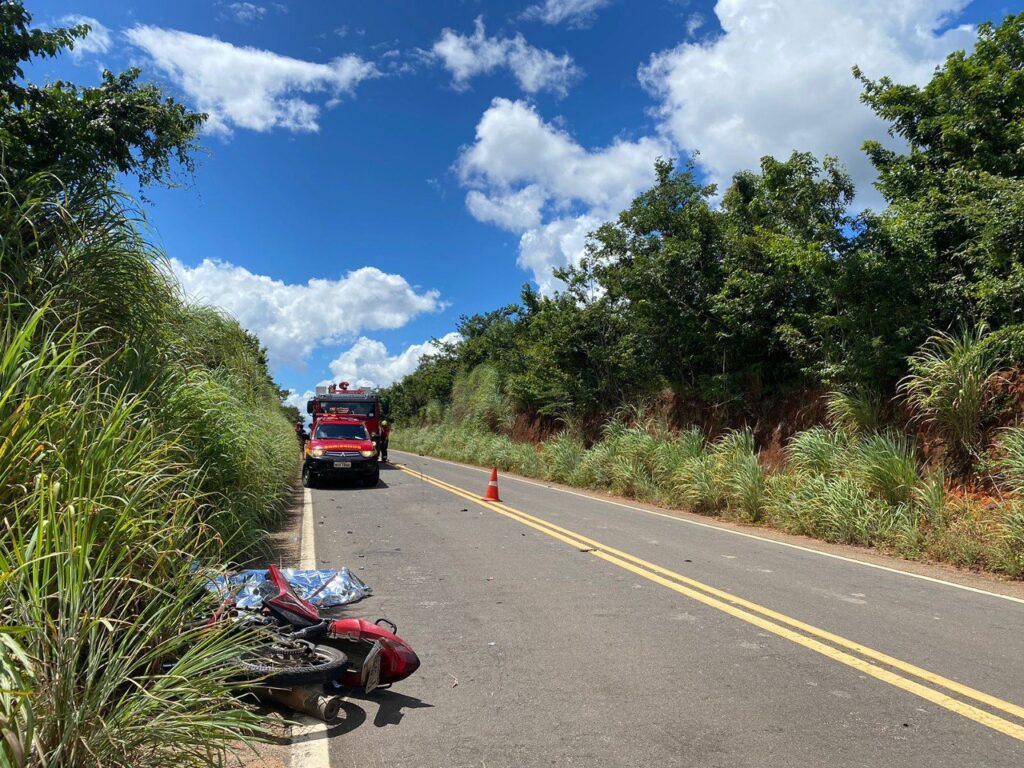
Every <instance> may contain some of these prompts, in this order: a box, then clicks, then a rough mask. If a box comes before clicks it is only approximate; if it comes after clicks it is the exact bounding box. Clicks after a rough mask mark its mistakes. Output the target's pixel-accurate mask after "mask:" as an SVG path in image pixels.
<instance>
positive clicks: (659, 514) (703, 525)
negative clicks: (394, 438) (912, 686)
mask: <svg viewBox="0 0 1024 768" xmlns="http://www.w3.org/2000/svg"><path fill="white" fill-rule="evenodd" d="M392 450H393V451H394V452H395V453H403V454H405V455H407V456H415V457H417V458H421V459H429V460H431V461H439V462H441V463H443V464H451V465H452V466H453V467H463V468H464V469H472V470H476V471H477V472H490V470H489V469H484V468H483V467H476V466H473V465H472V464H462V463H460V462H457V461H449V460H448V459H438V458H435V457H433V456H420V455H419V454H417V453H409V452H408V451H400V450H398V449H397V448H393V449H392ZM506 477H507V478H508V479H509V480H515V481H516V482H519V483H526V484H527V485H535V486H537V487H538V488H547V489H548V490H550V491H558V492H559V493H568V494H571V495H572V496H579V497H580V498H584V499H590V500H591V501H602V502H604V503H605V504H611V505H613V506H616V507H622V508H623V509H629V510H632V511H634V512H643V513H645V514H648V515H655V516H657V517H664V518H666V519H667V520H674V521H675V522H678V523H685V524H687V525H696V526H698V527H700V528H709V529H711V530H713V531H720V532H722V533H731V534H732V535H734V536H743V537H744V538H746V539H754V540H756V541H763V542H766V543H768V544H776V545H778V546H780V547H789V548H790V549H798V550H800V551H801V552H809V553H811V554H812V555H821V556H822V557H831V558H832V559H833V560H842V561H843V562H844V563H853V564H854V565H863V566H865V567H866V568H874V569H876V570H879V571H888V572H889V573H898V574H900V575H901V576H909V577H910V578H912V579H920V580H922V581H930V582H931V583H933V584H941V585H943V586H946V587H954V588H956V589H962V590H965V591H967V592H974V593H976V594H979V595H985V596H987V597H997V598H999V599H1000V600H1010V601H1011V602H1014V603H1020V604H1022V605H1024V599H1022V598H1019V597H1013V596H1012V595H1001V594H999V593H998V592H989V591H988V590H986V589H978V588H977V587H969V586H967V585H966V584H957V583H956V582H954V581H944V580H943V579H936V578H934V577H933V576H925V575H924V574H921V573H912V572H910V571H901V570H900V569H899V568H892V567H890V566H888V565H879V564H878V563H870V562H868V561H866V560H858V559H856V558H854V557H846V556H844V555H836V554H834V553H832V552H823V551H822V550H820V549H813V548H812V547H802V546H800V545H799V544H790V543H789V542H788V541H779V540H778V539H769V538H767V537H765V536H758V535H757V534H754V533H747V532H746V531H737V530H734V529H732V528H725V527H722V526H718V525H713V524H711V523H702V522H699V521H697V520H690V519H689V518H686V517H679V516H678V515H669V514H667V513H665V512H655V511H654V510H653V509H644V508H643V507H634V506H633V505H632V504H624V503H623V502H621V501H613V500H612V499H605V498H602V497H600V496H592V495H590V494H589V493H581V492H579V491H571V490H569V489H568V488H559V487H557V486H554V485H549V484H547V483H538V482H537V481H536V480H527V479H526V478H524V477H519V476H517V475H506Z"/></svg>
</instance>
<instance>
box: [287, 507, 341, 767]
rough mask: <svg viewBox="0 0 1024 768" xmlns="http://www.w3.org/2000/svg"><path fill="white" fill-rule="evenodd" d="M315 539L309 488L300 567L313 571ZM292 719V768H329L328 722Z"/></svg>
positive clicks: (303, 524)
mask: <svg viewBox="0 0 1024 768" xmlns="http://www.w3.org/2000/svg"><path fill="white" fill-rule="evenodd" d="M315 536H316V524H315V521H314V520H313V494H311V493H310V492H309V488H303V489H302V539H301V542H300V544H299V567H300V568H316V539H315ZM295 720H296V722H297V723H298V725H293V726H292V732H291V740H292V743H291V749H290V750H289V757H288V762H289V764H290V765H291V766H292V768H330V766H331V753H330V748H329V747H328V743H327V723H325V722H323V721H322V720H317V719H316V718H314V717H309V716H307V715H296V716H295ZM297 737H298V740H297Z"/></svg>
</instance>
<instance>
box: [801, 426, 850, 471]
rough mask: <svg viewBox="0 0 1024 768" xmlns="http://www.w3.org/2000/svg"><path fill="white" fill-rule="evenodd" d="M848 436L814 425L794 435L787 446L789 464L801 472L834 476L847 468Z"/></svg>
mask: <svg viewBox="0 0 1024 768" xmlns="http://www.w3.org/2000/svg"><path fill="white" fill-rule="evenodd" d="M847 447H848V445H847V440H846V437H845V436H844V435H843V434H842V433H840V432H834V431H832V430H829V429H824V428H822V427H812V428H811V429H808V430H806V431H804V432H798V433H797V434H795V435H794V436H793V439H792V440H791V441H790V443H789V445H788V446H787V448H786V456H787V460H788V463H789V466H790V467H792V468H793V469H794V470H796V471H797V472H799V473H800V474H805V475H811V474H818V475H826V476H828V477H834V476H836V475H838V474H839V473H840V472H842V471H843V469H844V468H845V463H846V462H845V457H846V453H847Z"/></svg>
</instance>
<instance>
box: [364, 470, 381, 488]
mask: <svg viewBox="0 0 1024 768" xmlns="http://www.w3.org/2000/svg"><path fill="white" fill-rule="evenodd" d="M379 482H380V470H379V469H378V470H377V471H376V472H374V473H373V474H372V475H369V476H368V477H364V478H363V485H364V486H366V487H367V488H373V487H375V486H376V485H377V483H379Z"/></svg>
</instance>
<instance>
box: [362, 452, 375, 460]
mask: <svg viewBox="0 0 1024 768" xmlns="http://www.w3.org/2000/svg"><path fill="white" fill-rule="evenodd" d="M359 455H360V456H362V457H363V458H364V459H372V458H373V457H374V456H376V455H377V452H376V451H360V452H359Z"/></svg>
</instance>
